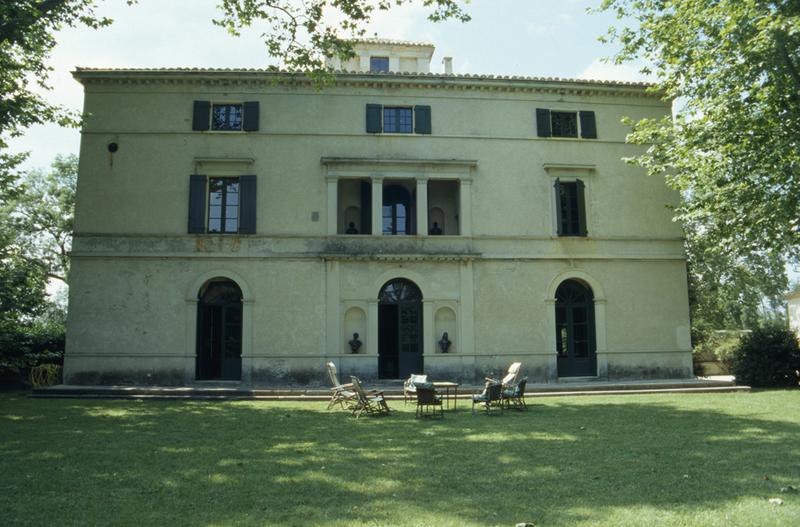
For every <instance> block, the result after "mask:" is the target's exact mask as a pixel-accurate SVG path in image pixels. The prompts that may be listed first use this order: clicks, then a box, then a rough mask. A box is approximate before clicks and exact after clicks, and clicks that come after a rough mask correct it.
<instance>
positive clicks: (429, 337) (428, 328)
mask: <svg viewBox="0 0 800 527" xmlns="http://www.w3.org/2000/svg"><path fill="white" fill-rule="evenodd" d="M434 353H436V335H435V334H434V327H433V300H423V301H422V354H423V356H424V355H433V354H434Z"/></svg>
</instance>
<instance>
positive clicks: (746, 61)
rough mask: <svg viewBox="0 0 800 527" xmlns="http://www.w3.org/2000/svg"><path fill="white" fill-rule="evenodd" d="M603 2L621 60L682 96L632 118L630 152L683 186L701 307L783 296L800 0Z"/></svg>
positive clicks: (796, 246)
mask: <svg viewBox="0 0 800 527" xmlns="http://www.w3.org/2000/svg"><path fill="white" fill-rule="evenodd" d="M601 10H607V11H613V12H615V13H616V14H617V16H618V18H619V19H620V20H621V22H620V23H621V24H623V25H622V27H621V28H612V29H611V30H610V31H609V33H608V35H607V36H606V40H607V41H610V42H615V43H616V44H618V45H619V46H620V51H619V52H618V53H617V55H616V56H615V57H614V60H615V62H617V63H622V62H624V61H628V60H634V59H640V60H644V61H645V63H647V64H648V66H647V67H646V68H644V70H643V71H644V72H645V73H654V74H655V76H656V78H657V83H656V86H655V87H654V89H656V90H660V91H661V92H663V93H664V95H665V97H667V98H671V99H675V100H677V102H678V103H679V105H680V107H679V109H678V111H677V113H676V115H675V116H674V120H670V119H663V120H653V119H645V120H642V121H639V122H636V123H630V124H631V125H632V126H633V132H632V134H630V136H629V140H630V141H632V142H634V143H638V144H644V145H647V146H648V148H647V151H646V153H645V154H643V155H641V156H639V157H637V158H635V159H633V160H632V161H633V162H636V163H638V164H640V165H642V166H644V167H645V168H646V169H647V170H648V171H649V172H650V173H651V174H659V175H666V178H667V181H668V182H669V183H670V184H671V185H672V186H673V187H675V188H677V189H679V190H681V191H682V195H683V200H682V203H681V205H680V207H679V208H678V209H677V211H676V216H677V218H678V219H679V220H681V221H683V223H684V225H685V227H686V229H687V251H688V253H689V263H690V271H691V273H692V280H693V282H694V286H695V291H694V292H693V293H694V296H695V297H700V298H699V301H700V306H701V308H702V310H701V313H702V311H705V314H702V316H705V317H707V318H708V319H710V320H713V319H719V318H720V317H721V316H722V315H723V312H724V311H725V310H730V309H731V307H732V306H736V305H737V301H741V300H745V301H746V303H748V304H749V306H750V308H748V309H746V310H745V311H748V310H749V311H752V307H753V306H754V305H756V304H758V301H757V300H756V299H757V298H758V297H759V296H766V297H767V300H768V302H771V301H776V300H777V299H778V298H779V294H780V292H781V291H782V290H784V289H785V287H786V273H785V267H784V266H785V263H786V261H787V260H793V261H797V258H798V256H800V133H798V130H800V1H798V0H774V1H766V0H698V1H694V2H686V1H682V0H604V2H603V4H602V6H601ZM623 21H628V22H630V23H629V24H628V25H624V24H625V22H623ZM715 304H716V305H715ZM695 307H697V304H695ZM709 311H712V312H713V313H710V312H709ZM695 314H697V313H695ZM751 314H752V313H751ZM722 318H724V316H722ZM749 318H751V315H745V314H741V316H735V317H733V319H734V320H735V323H736V324H737V325H740V324H746V321H747V320H748V319H749ZM729 322H730V320H729ZM739 327H742V326H741V325H740V326H739Z"/></svg>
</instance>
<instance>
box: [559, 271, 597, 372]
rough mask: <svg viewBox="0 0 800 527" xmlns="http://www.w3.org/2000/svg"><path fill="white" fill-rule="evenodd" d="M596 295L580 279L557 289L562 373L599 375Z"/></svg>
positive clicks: (567, 282) (564, 283) (563, 284)
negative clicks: (595, 314)
mask: <svg viewBox="0 0 800 527" xmlns="http://www.w3.org/2000/svg"><path fill="white" fill-rule="evenodd" d="M596 351H597V345H596V343H595V325H594V295H593V294H592V290H591V289H590V288H589V287H588V286H586V285H584V284H583V283H581V282H579V281H577V280H566V281H564V282H562V283H561V285H559V286H558V289H557V290H556V352H557V354H558V376H559V377H590V376H595V375H597V353H596Z"/></svg>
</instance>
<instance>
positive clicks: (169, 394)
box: [30, 379, 750, 401]
mask: <svg viewBox="0 0 800 527" xmlns="http://www.w3.org/2000/svg"><path fill="white" fill-rule="evenodd" d="M367 388H368V389H376V390H379V391H383V393H384V395H385V396H386V397H387V399H390V400H399V399H403V390H402V386H397V385H396V384H394V383H392V384H391V385H388V383H375V384H369V385H367ZM482 388H483V386H481V385H463V386H460V387H459V389H458V392H459V393H458V398H459V399H469V398H470V397H471V395H472V394H473V393H478V392H480V391H481V389H482ZM749 390H750V388H749V387H748V386H736V385H735V384H734V383H733V382H731V381H715V380H707V379H678V380H664V381H629V382H608V381H600V380H596V379H595V380H585V379H584V380H581V381H580V382H577V381H570V382H565V383H561V382H559V383H554V384H531V385H528V386H527V389H526V396H527V397H548V396H559V395H562V396H565V395H601V394H605V395H618V394H644V393H709V392H746V391H749ZM30 396H31V397H42V398H45V397H46V398H52V397H63V398H82V399H83V398H113V399H197V400H215V399H219V400H231V399H234V400H291V401H327V400H328V399H329V398H330V390H329V389H328V388H317V387H314V388H305V387H295V388H274V389H269V388H248V387H244V386H241V385H240V384H239V383H236V385H225V386H219V385H216V386H208V385H203V386H181V387H169V386H78V385H57V386H50V387H48V388H37V389H34V390H33V391H32V392H31V394H30Z"/></svg>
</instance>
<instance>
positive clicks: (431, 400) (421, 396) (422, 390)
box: [416, 382, 444, 418]
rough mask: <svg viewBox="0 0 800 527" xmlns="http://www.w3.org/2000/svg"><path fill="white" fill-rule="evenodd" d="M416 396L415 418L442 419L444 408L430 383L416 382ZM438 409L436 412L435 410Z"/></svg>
mask: <svg viewBox="0 0 800 527" xmlns="http://www.w3.org/2000/svg"><path fill="white" fill-rule="evenodd" d="M416 394H417V418H420V417H436V414H437V413H438V414H439V417H440V418H444V408H443V407H442V399H441V397H439V396H438V395H437V394H436V388H435V387H434V386H433V383H432V382H418V383H417V385H416ZM437 408H438V410H437Z"/></svg>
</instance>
